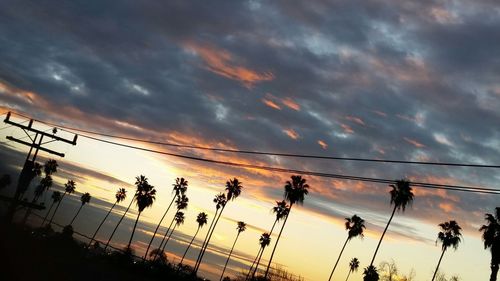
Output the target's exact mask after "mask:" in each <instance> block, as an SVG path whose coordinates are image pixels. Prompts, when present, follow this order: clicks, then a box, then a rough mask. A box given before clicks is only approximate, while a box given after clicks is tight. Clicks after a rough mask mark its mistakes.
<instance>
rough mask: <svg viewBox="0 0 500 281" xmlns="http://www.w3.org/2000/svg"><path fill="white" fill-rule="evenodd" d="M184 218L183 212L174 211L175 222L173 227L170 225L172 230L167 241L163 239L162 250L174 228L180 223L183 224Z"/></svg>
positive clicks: (168, 239)
mask: <svg viewBox="0 0 500 281" xmlns="http://www.w3.org/2000/svg"><path fill="white" fill-rule="evenodd" d="M184 219H185V217H184V213H183V212H181V211H178V212H177V213H175V216H174V220H175V224H174V227H172V231H171V232H170V234H169V235H168V238H167V241H165V244H164V245H163V250H164V251H165V247H167V244H168V241H170V238H171V237H172V234H173V233H174V230H175V228H176V227H177V226H179V225H181V224H184Z"/></svg>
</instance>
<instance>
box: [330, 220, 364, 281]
mask: <svg viewBox="0 0 500 281" xmlns="http://www.w3.org/2000/svg"><path fill="white" fill-rule="evenodd" d="M345 220H346V222H345V229H346V230H347V239H346V240H345V242H344V246H342V250H340V254H339V257H338V258H337V261H336V262H335V265H334V266H333V270H332V273H330V278H328V281H330V280H331V279H332V276H333V273H334V272H335V268H337V265H338V263H339V261H340V257H341V256H342V253H343V252H344V249H345V246H346V245H347V242H349V241H350V240H351V239H352V238H354V237H357V236H359V237H361V238H363V230H364V229H365V228H366V226H365V220H363V219H362V218H360V217H358V216H357V215H353V216H352V217H350V218H345Z"/></svg>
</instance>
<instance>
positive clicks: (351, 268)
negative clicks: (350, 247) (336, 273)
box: [345, 258, 359, 281]
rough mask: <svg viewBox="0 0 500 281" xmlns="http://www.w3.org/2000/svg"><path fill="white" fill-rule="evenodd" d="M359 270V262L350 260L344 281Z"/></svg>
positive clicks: (355, 259)
mask: <svg viewBox="0 0 500 281" xmlns="http://www.w3.org/2000/svg"><path fill="white" fill-rule="evenodd" d="M358 268H359V260H358V259H357V258H352V260H351V261H350V262H349V273H347V278H346V279H345V281H347V280H349V276H350V275H351V273H352V272H354V271H358Z"/></svg>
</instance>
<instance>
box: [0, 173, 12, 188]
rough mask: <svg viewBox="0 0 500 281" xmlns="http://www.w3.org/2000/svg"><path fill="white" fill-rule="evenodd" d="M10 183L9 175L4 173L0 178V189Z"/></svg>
mask: <svg viewBox="0 0 500 281" xmlns="http://www.w3.org/2000/svg"><path fill="white" fill-rule="evenodd" d="M11 183H12V179H11V178H10V175H8V174H5V175H3V176H2V177H1V178H0V189H4V188H6V187H7V186H9V185H10V184H11Z"/></svg>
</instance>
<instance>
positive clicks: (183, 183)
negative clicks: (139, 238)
mask: <svg viewBox="0 0 500 281" xmlns="http://www.w3.org/2000/svg"><path fill="white" fill-rule="evenodd" d="M173 186H174V188H173V189H172V193H175V195H174V197H172V201H170V204H169V205H168V208H167V209H166V210H165V213H163V216H162V217H161V219H160V221H159V222H158V224H157V225H156V228H155V231H154V233H153V236H152V237H151V240H149V244H148V247H147V248H146V254H144V257H143V260H145V259H146V257H147V256H148V252H149V248H150V247H151V244H152V243H153V240H154V239H155V237H156V233H157V232H158V229H159V228H160V225H161V223H162V222H163V219H164V218H165V216H166V215H167V213H168V210H170V207H171V206H172V204H173V203H174V201H175V199H176V198H179V197H180V196H181V195H184V194H185V193H186V191H187V188H188V181H187V180H185V179H184V178H176V179H175V183H174V184H173Z"/></svg>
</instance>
